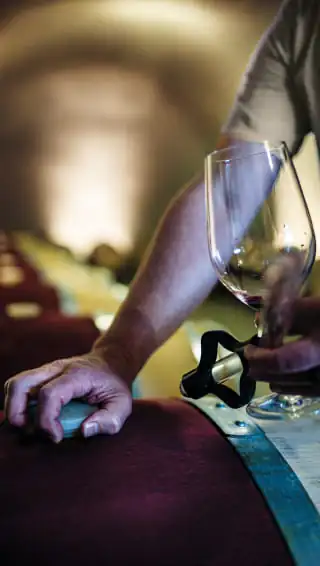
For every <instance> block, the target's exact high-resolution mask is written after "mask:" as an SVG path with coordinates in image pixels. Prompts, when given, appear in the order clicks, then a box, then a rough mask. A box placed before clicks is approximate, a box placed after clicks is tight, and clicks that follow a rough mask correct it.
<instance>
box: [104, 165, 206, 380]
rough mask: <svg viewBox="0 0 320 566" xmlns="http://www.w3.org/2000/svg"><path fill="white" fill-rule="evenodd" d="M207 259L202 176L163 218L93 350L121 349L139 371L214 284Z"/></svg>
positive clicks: (191, 184) (182, 194)
mask: <svg viewBox="0 0 320 566" xmlns="http://www.w3.org/2000/svg"><path fill="white" fill-rule="evenodd" d="M216 280H217V279H216V275H215V272H214V269H213V266H212V264H211V261H210V256H209V250H208V242H207V234H206V210H205V193H204V184H203V176H200V175H199V176H198V177H197V178H195V179H194V180H193V181H192V182H191V183H190V184H189V185H188V187H187V188H186V189H185V190H184V191H183V192H182V193H181V194H180V195H179V196H178V197H177V199H175V201H174V202H173V203H172V204H171V206H170V207H169V209H168V211H167V213H166V214H165V216H164V218H163V220H162V222H161V223H160V226H159V228H158V230H157V233H156V236H155V238H154V240H153V242H152V245H151V246H150V249H149V251H148V253H147V254H146V258H145V259H144V261H143V263H142V265H141V266H140V269H139V271H138V274H137V276H136V278H135V280H134V282H133V283H132V285H131V288H130V292H129V295H128V297H127V299H126V301H125V302H124V303H123V305H122V306H121V308H120V310H119V312H118V314H117V316H116V318H115V320H114V323H113V324H112V326H111V328H110V329H109V330H108V332H107V333H106V335H105V336H104V337H102V338H101V339H100V340H99V341H98V343H97V346H99V347H101V346H106V348H107V350H106V351H108V350H110V348H112V344H116V345H117V347H118V346H119V344H120V345H122V347H123V354H124V355H127V356H128V357H129V358H130V362H129V363H130V364H132V367H133V368H134V371H133V373H135V372H137V371H139V370H140V369H141V367H142V366H143V365H144V364H145V362H146V361H147V359H148V358H149V356H150V355H151V354H152V353H153V352H154V351H155V350H156V349H157V348H158V347H159V346H160V345H161V344H162V343H163V342H165V341H166V340H167V339H168V338H169V337H170V336H171V334H172V333H173V332H174V331H175V330H176V329H177V328H178V327H179V326H180V325H181V323H182V322H183V321H184V320H185V318H186V317H187V316H189V314H190V313H191V312H192V311H193V310H194V309H195V308H196V307H197V306H198V305H199V304H200V303H201V302H202V301H203V300H204V299H205V298H206V297H207V296H208V294H209V292H210V290H211V289H212V287H213V285H214V284H215V283H216Z"/></svg>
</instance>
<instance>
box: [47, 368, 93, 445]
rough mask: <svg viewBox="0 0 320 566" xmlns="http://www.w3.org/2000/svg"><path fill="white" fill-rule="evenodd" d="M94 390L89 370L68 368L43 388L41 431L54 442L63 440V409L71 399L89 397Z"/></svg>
mask: <svg viewBox="0 0 320 566" xmlns="http://www.w3.org/2000/svg"><path fill="white" fill-rule="evenodd" d="M91 390H92V379H91V375H90V373H89V372H88V369H87V368H81V367H79V366H77V365H75V366H72V365H71V366H69V368H68V367H66V369H65V371H64V372H63V373H62V375H60V376H58V377H56V378H55V379H54V380H52V381H50V382H48V383H47V384H46V385H44V386H43V387H41V389H40V391H39V395H38V402H39V408H38V418H39V426H40V428H41V430H43V431H45V432H46V433H47V434H48V435H49V436H50V437H51V439H52V440H53V441H54V442H60V441H61V440H62V438H63V428H62V426H61V423H60V421H59V416H60V412H61V409H62V407H63V406H64V405H66V404H67V403H69V402H70V401H71V399H75V398H81V397H85V396H86V395H88V394H89V393H90V392H91Z"/></svg>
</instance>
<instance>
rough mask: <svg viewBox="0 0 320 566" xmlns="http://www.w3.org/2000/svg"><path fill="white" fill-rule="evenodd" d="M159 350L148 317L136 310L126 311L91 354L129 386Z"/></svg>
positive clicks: (120, 314) (117, 317)
mask: <svg viewBox="0 0 320 566" xmlns="http://www.w3.org/2000/svg"><path fill="white" fill-rule="evenodd" d="M157 347H158V345H157V341H156V338H155V332H154V330H153V328H152V325H151V324H150V322H149V321H148V319H147V317H145V316H144V315H143V314H142V313H141V312H140V311H139V310H137V309H132V310H131V309H130V310H128V309H123V311H122V312H121V311H120V312H119V314H118V315H117V316H116V318H115V319H114V321H113V323H112V325H111V326H110V328H109V329H108V330H107V332H106V333H105V334H103V335H102V336H100V338H98V340H97V341H96V342H95V344H94V346H93V348H92V351H93V353H95V354H97V355H99V356H100V357H101V358H102V359H103V360H104V361H105V362H106V363H108V365H109V366H110V367H111V369H112V370H113V371H114V372H115V373H117V374H118V375H119V376H120V377H121V378H122V379H124V380H125V381H126V383H127V384H128V385H130V384H131V383H132V382H133V381H134V379H135V377H136V376H137V374H138V372H139V371H140V370H141V368H142V367H143V366H144V365H145V363H146V362H147V360H148V359H149V357H150V356H151V355H152V353H153V352H154V351H155V350H156V348H157Z"/></svg>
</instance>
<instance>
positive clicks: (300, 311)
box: [290, 297, 320, 335]
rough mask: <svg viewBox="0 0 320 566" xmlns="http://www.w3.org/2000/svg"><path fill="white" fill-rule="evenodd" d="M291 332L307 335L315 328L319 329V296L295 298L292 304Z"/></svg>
mask: <svg viewBox="0 0 320 566" xmlns="http://www.w3.org/2000/svg"><path fill="white" fill-rule="evenodd" d="M292 311H293V312H292V323H291V329H290V332H291V334H303V335H308V334H310V333H311V332H314V330H315V329H319V330H320V298H319V297H306V298H299V299H297V300H296V301H295V302H294V303H293V305H292Z"/></svg>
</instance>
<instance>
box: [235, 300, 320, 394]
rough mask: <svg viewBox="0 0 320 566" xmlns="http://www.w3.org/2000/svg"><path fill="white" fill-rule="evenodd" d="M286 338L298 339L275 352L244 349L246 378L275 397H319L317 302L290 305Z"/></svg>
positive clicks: (319, 309) (319, 316)
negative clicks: (265, 385) (266, 385)
mask: <svg viewBox="0 0 320 566" xmlns="http://www.w3.org/2000/svg"><path fill="white" fill-rule="evenodd" d="M290 334H292V335H300V336H301V338H300V339H298V340H295V341H292V342H288V343H286V344H284V345H283V346H280V347H279V348H275V349H268V348H258V347H255V346H252V345H250V346H247V348H246V352H245V354H246V358H247V360H248V362H249V365H250V376H251V377H252V378H253V379H255V380H256V381H265V382H268V383H269V384H270V387H271V389H272V390H273V391H276V392H279V393H283V394H289V395H290V394H293V395H304V396H318V395H319V396H320V298H306V299H298V300H296V301H295V302H294V303H293V305H292V323H291V328H290ZM316 368H319V369H318V371H317V370H316ZM317 376H319V377H317Z"/></svg>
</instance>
